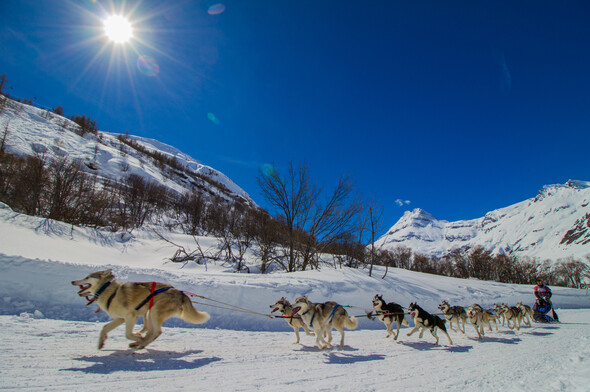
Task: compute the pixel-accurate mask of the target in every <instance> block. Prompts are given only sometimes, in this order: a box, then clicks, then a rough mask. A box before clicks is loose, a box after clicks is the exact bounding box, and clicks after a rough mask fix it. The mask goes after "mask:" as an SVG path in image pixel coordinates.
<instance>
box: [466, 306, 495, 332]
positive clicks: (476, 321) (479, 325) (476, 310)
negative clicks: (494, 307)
mask: <svg viewBox="0 0 590 392" xmlns="http://www.w3.org/2000/svg"><path fill="white" fill-rule="evenodd" d="M467 317H468V318H469V322H470V323H471V325H473V328H475V332H477V338H478V339H482V338H483V337H484V335H485V333H484V331H483V329H484V327H485V326H486V325H487V326H488V329H489V330H490V332H491V331H492V325H491V322H492V321H493V322H494V326H495V327H496V331H497V330H498V323H497V322H496V320H497V319H498V316H496V315H495V314H493V313H492V312H490V311H489V310H487V309H484V308H482V307H481V306H480V305H478V304H473V305H472V306H469V307H468V308H467Z"/></svg>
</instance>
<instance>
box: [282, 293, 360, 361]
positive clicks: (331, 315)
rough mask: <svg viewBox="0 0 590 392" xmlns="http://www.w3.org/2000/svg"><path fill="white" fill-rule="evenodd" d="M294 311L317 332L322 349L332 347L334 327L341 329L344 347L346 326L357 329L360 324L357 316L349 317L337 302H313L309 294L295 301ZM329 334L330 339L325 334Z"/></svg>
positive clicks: (341, 342) (341, 345)
mask: <svg viewBox="0 0 590 392" xmlns="http://www.w3.org/2000/svg"><path fill="white" fill-rule="evenodd" d="M293 312H294V313H297V314H299V315H300V316H301V319H302V320H303V322H304V323H305V324H307V326H309V328H311V329H312V330H313V331H314V332H315V339H316V344H317V346H318V348H319V349H320V350H323V349H325V348H328V347H332V345H331V342H332V328H335V329H337V330H338V331H340V348H343V347H344V328H347V329H355V328H356V327H357V326H358V321H357V319H356V317H354V316H353V317H348V313H347V312H346V310H345V309H344V308H343V307H342V306H341V305H338V304H337V303H336V302H332V301H329V302H324V303H313V302H311V301H310V300H308V299H307V296H303V297H299V298H297V299H296V300H295V302H294V303H293ZM325 335H327V336H328V340H327V341H326V340H325V339H324V336H325Z"/></svg>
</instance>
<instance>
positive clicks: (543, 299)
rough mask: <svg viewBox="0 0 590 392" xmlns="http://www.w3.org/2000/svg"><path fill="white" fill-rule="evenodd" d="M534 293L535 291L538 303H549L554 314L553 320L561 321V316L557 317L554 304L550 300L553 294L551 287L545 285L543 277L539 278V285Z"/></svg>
mask: <svg viewBox="0 0 590 392" xmlns="http://www.w3.org/2000/svg"><path fill="white" fill-rule="evenodd" d="M534 293H535V297H537V304H539V303H541V304H544V303H546V304H547V305H549V306H550V307H551V313H552V315H553V320H555V321H559V318H558V317H557V313H555V309H553V304H552V303H551V300H550V298H551V296H552V295H553V294H552V293H551V289H550V288H549V287H548V286H545V285H544V284H543V281H542V280H541V279H537V285H536V286H535V288H534Z"/></svg>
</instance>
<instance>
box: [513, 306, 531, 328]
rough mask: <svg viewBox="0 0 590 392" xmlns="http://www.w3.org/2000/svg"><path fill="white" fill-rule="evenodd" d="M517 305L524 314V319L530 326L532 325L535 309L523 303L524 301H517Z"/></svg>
mask: <svg viewBox="0 0 590 392" xmlns="http://www.w3.org/2000/svg"><path fill="white" fill-rule="evenodd" d="M516 307H517V308H518V309H520V313H521V314H522V321H524V323H525V324H526V325H528V326H529V327H530V326H531V320H532V319H533V314H534V312H533V309H531V307H530V306H528V305H525V304H523V303H522V302H517V303H516Z"/></svg>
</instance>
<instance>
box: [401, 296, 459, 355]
mask: <svg viewBox="0 0 590 392" xmlns="http://www.w3.org/2000/svg"><path fill="white" fill-rule="evenodd" d="M408 312H409V313H410V317H411V318H412V319H413V320H414V329H412V330H411V331H410V333H408V336H411V335H412V334H413V333H414V332H416V331H418V330H419V329H420V328H422V330H421V331H420V335H419V336H418V337H419V338H422V335H424V330H426V329H428V330H429V331H430V333H431V334H432V336H434V338H435V339H436V342H434V344H438V336H436V330H437V329H440V330H441V331H442V332H443V333H444V334H445V335H446V336H447V339H449V344H450V345H452V344H453V341H452V340H451V337H450V336H449V334H448V333H447V328H446V327H445V323H446V320H443V319H441V318H440V317H438V316H435V315H432V314H430V313H428V312H427V311H425V310H424V309H422V308H421V307H420V306H418V304H416V303H411V304H410V306H408Z"/></svg>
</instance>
